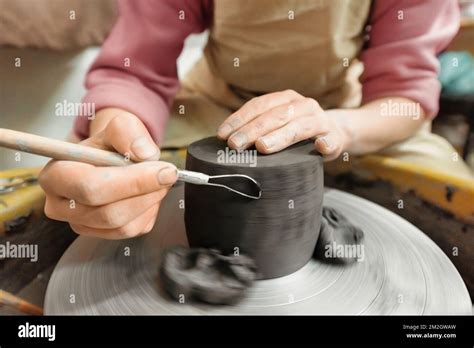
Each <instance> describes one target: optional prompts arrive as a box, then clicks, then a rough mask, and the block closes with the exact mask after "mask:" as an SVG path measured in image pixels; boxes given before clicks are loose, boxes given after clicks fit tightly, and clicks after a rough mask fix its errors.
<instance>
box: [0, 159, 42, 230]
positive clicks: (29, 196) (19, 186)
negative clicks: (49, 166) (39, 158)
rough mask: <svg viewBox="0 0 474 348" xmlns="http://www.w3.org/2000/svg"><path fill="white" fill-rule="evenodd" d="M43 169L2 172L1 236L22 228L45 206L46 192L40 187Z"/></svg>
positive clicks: (0, 191)
mask: <svg viewBox="0 0 474 348" xmlns="http://www.w3.org/2000/svg"><path fill="white" fill-rule="evenodd" d="M41 169H42V168H20V169H11V170H6V171H2V172H0V235H2V234H5V233H6V232H7V233H8V232H13V231H14V230H15V229H17V228H19V227H21V225H23V224H24V223H25V222H26V221H27V220H28V218H29V217H30V216H31V215H32V214H39V213H40V212H41V211H42V210H43V206H44V192H43V190H41V188H40V186H39V185H38V181H37V178H38V174H39V172H40V171H41Z"/></svg>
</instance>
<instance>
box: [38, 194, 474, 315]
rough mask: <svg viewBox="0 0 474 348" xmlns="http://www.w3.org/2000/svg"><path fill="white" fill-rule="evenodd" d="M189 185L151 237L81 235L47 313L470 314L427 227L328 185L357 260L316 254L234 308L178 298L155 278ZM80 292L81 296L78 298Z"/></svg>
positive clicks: (179, 226) (58, 271)
mask: <svg viewBox="0 0 474 348" xmlns="http://www.w3.org/2000/svg"><path fill="white" fill-rule="evenodd" d="M182 200H183V186H182V185H179V186H177V187H175V188H173V189H172V190H171V191H170V193H169V194H168V196H167V197H166V199H165V201H164V202H163V204H162V207H161V210H160V217H159V222H158V224H157V225H156V226H155V228H154V229H153V231H152V232H151V233H149V234H148V235H146V236H143V237H140V238H136V239H130V240H123V241H106V240H99V239H95V238H90V237H82V236H81V237H79V238H77V240H76V241H75V242H74V243H73V244H72V245H71V246H70V247H69V249H68V250H67V251H66V253H65V254H64V255H63V257H62V258H61V260H60V261H59V263H58V264H57V266H56V268H55V270H54V272H53V275H52V277H51V279H50V282H49V285H48V289H47V293H46V299H45V313H46V314H52V315H54V314H66V315H67V314H103V315H107V314H122V315H125V314H470V313H471V301H470V298H469V295H468V292H467V289H466V287H465V285H464V283H463V281H462V279H461V277H460V275H459V273H458V272H457V270H456V269H455V267H454V266H453V265H452V263H451V262H450V261H449V259H448V258H447V257H446V255H444V253H443V252H442V251H441V249H439V248H438V247H437V246H436V245H435V244H434V243H433V242H432V241H431V240H430V239H429V238H428V237H426V236H425V235H424V234H423V232H421V231H420V230H418V229H417V228H416V227H414V226H413V225H411V224H410V223H408V222H407V221H405V220H403V219H402V218H400V217H399V216H397V215H395V214H393V213H391V212H389V211H388V210H386V209H384V208H382V207H380V206H378V205H376V204H374V203H371V202H369V201H367V200H364V199H362V198H358V197H356V196H353V195H350V194H347V193H343V192H340V191H337V190H329V191H327V192H326V194H325V197H324V204H325V205H326V206H331V207H334V208H336V209H338V210H339V211H340V212H341V213H343V214H344V215H345V216H346V217H347V218H348V219H349V220H350V221H351V223H353V224H355V225H358V226H361V227H363V229H364V233H365V243H364V258H363V259H362V260H361V261H360V262H355V263H354V264H352V265H348V266H342V265H330V264H326V263H321V262H319V261H317V260H314V259H312V260H310V261H309V262H308V263H307V264H306V265H305V266H303V268H301V269H299V270H298V271H296V272H294V273H292V274H290V275H288V276H284V277H280V278H275V279H269V280H259V281H256V282H255V284H254V285H253V286H252V287H251V288H250V289H249V291H248V293H247V295H246V297H245V298H244V299H243V300H242V301H241V302H239V304H238V305H234V306H213V305H205V304H198V303H188V302H186V299H184V303H179V302H178V301H176V300H174V299H171V298H170V297H169V296H168V295H167V294H166V293H165V292H164V290H163V289H162V287H161V285H160V281H159V277H158V268H159V263H160V251H161V250H162V249H163V248H164V247H166V246H168V245H175V244H181V245H186V243H187V241H186V237H185V230H184V222H183V209H181V208H180V207H182V202H183V201H182ZM72 295H74V301H71V298H72V297H71V296H72Z"/></svg>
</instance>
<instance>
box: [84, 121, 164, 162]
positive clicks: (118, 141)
mask: <svg viewBox="0 0 474 348" xmlns="http://www.w3.org/2000/svg"><path fill="white" fill-rule="evenodd" d="M81 144H83V145H89V146H93V147H105V148H106V149H113V150H115V151H116V152H119V153H121V154H122V155H124V156H126V157H127V158H130V159H132V160H133V161H136V162H140V161H145V160H147V161H150V160H158V159H159V158H160V150H159V148H158V146H157V145H156V144H155V142H154V141H153V139H152V137H151V136H150V133H148V130H147V129H146V127H145V125H144V124H143V123H142V122H141V121H140V120H139V119H138V118H137V117H136V116H134V115H132V114H129V113H126V112H123V113H121V114H120V115H118V116H117V117H115V118H113V119H112V120H111V121H110V122H109V123H108V124H107V126H106V127H105V129H104V130H103V131H102V132H100V133H98V134H97V135H96V136H93V137H91V138H89V139H86V140H84V141H83V142H82V143H81Z"/></svg>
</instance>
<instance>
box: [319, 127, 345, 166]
mask: <svg viewBox="0 0 474 348" xmlns="http://www.w3.org/2000/svg"><path fill="white" fill-rule="evenodd" d="M314 146H315V148H316V150H317V151H318V152H319V153H320V154H321V155H323V156H324V160H326V161H330V160H333V159H336V158H337V157H338V156H339V155H340V154H341V152H342V145H340V144H339V142H338V141H336V140H335V139H334V134H332V133H328V134H326V135H324V136H320V137H318V138H317V139H316V140H315V142H314Z"/></svg>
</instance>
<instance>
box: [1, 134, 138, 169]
mask: <svg viewBox="0 0 474 348" xmlns="http://www.w3.org/2000/svg"><path fill="white" fill-rule="evenodd" d="M0 146H3V147H7V148H9V149H13V150H20V151H23V152H28V153H32V154H35V155H41V156H46V157H51V158H54V159H57V160H66V161H76V162H83V163H89V164H92V165H95V166H125V165H129V164H132V163H133V162H132V161H131V160H128V159H126V158H125V157H123V156H122V155H120V154H118V153H115V152H110V151H105V150H100V149H95V148H93V147H89V146H84V145H79V144H73V143H68V142H65V141H61V140H56V139H50V138H46V137H41V136H39V135H33V134H29V133H23V132H17V131H14V130H11V129H4V128H0Z"/></svg>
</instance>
